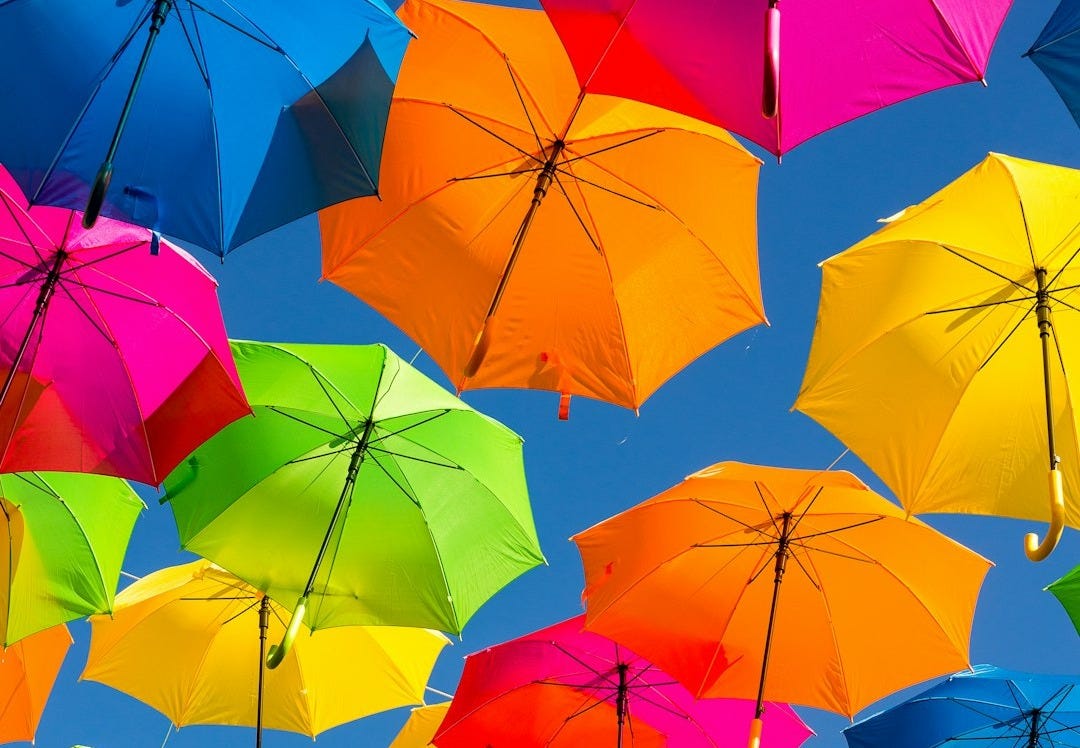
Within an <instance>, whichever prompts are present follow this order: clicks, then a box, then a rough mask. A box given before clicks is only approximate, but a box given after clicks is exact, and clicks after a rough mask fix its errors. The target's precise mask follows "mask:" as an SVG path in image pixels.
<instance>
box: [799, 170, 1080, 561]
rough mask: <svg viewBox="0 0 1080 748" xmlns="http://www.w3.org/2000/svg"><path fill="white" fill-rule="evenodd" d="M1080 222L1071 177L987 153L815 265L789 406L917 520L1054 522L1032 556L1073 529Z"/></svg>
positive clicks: (1077, 178) (1079, 180)
mask: <svg viewBox="0 0 1080 748" xmlns="http://www.w3.org/2000/svg"><path fill="white" fill-rule="evenodd" d="M1077 216H1080V170H1077V169H1068V168H1065V167H1060V166H1051V165H1048V164H1040V163H1037V162H1034V161H1024V160H1021V159H1017V158H1012V157H1010V156H1003V155H999V154H994V153H992V154H990V155H989V156H988V157H987V158H986V159H985V160H984V161H983V162H982V163H980V164H979V165H977V166H976V167H975V168H973V169H972V170H971V171H969V172H967V173H966V174H964V175H963V176H961V177H960V178H959V179H957V180H956V181H954V182H953V183H951V184H949V185H947V186H946V187H944V188H943V189H942V190H940V191H939V192H937V193H936V194H934V195H932V196H931V197H929V198H927V199H926V200H925V201H923V202H922V203H920V204H919V205H917V206H914V207H910V208H908V209H906V210H904V211H903V212H901V213H899V214H897V215H895V216H893V217H892V218H890V219H888V221H887V223H886V225H885V227H884V228H882V229H880V230H879V231H877V232H876V233H874V234H872V235H871V236H869V237H867V238H866V239H864V240H862V241H861V242H859V243H858V244H856V245H855V246H854V247H852V248H851V249H848V250H847V251H845V252H842V253H840V254H838V255H836V256H835V257H832V258H830V259H828V260H826V261H825V262H823V263H822V264H821V269H822V276H823V278H822V286H821V305H820V307H819V308H818V321H817V326H816V328H815V334H814V341H813V343H812V345H811V348H810V360H809V362H808V363H807V367H806V374H805V376H804V379H803V383H802V389H801V390H800V392H799V396H798V399H797V400H796V401H795V405H794V407H795V408H796V409H798V410H801V411H802V412H803V413H806V414H807V415H809V416H810V417H811V418H813V419H814V420H816V421H817V422H818V423H820V424H821V425H823V426H824V427H825V428H827V429H829V431H831V432H832V433H833V434H835V435H836V436H837V437H838V438H839V439H840V440H841V441H842V442H844V443H845V444H846V445H847V446H848V447H850V448H851V450H852V451H853V452H855V453H856V454H857V455H858V456H859V457H860V458H861V459H862V460H863V462H865V463H866V464H867V466H869V467H870V469H871V470H873V471H874V472H876V473H877V474H878V475H879V476H880V477H881V479H882V480H883V481H884V482H885V483H886V484H887V485H888V486H889V488H891V489H892V490H893V492H894V493H895V494H896V496H897V498H899V499H900V502H901V503H902V504H903V505H904V507H905V508H906V509H907V510H908V511H909V512H911V513H913V514H921V513H923V512H970V513H976V514H994V515H1003V516H1006V517H1017V518H1022V519H1031V520H1047V519H1049V520H1050V522H1051V528H1050V531H1049V532H1048V533H1047V535H1046V537H1045V540H1044V541H1043V542H1042V544H1041V545H1040V543H1039V541H1038V538H1037V537H1036V536H1035V534H1033V533H1032V534H1029V535H1028V536H1027V538H1025V543H1026V550H1027V554H1028V556H1029V557H1030V558H1032V559H1033V560H1039V559H1042V558H1045V557H1046V556H1047V555H1048V554H1049V553H1050V551H1052V550H1053V548H1054V546H1055V545H1056V543H1057V540H1058V538H1059V537H1060V535H1061V531H1062V527H1063V524H1067V525H1069V526H1071V527H1080V507H1078V506H1076V505H1075V504H1074V505H1071V506H1069V507H1068V508H1066V507H1065V506H1064V498H1063V494H1062V483H1064V486H1065V488H1066V489H1068V490H1067V491H1066V493H1067V494H1069V495H1075V494H1076V493H1077V488H1080V450H1078V449H1077V443H1076V433H1077V421H1076V417H1075V415H1074V413H1073V409H1072V400H1073V398H1072V396H1071V394H1070V384H1069V380H1068V376H1067V374H1068V372H1069V371H1073V370H1076V368H1077V367H1078V366H1080V359H1078V358H1077V355H1078V352H1080V350H1078V348H1077V347H1074V346H1080V328H1078V329H1076V330H1073V329H1072V328H1073V327H1074V326H1075V325H1076V323H1077V321H1078V319H1080V317H1078V316H1075V315H1076V313H1077V308H1078V307H1077V300H1076V289H1077V288H1078V287H1080V264H1078V265H1074V264H1073V259H1074V258H1075V257H1076V256H1077V254H1078V251H1080V223H1078V222H1077ZM1047 471H1048V472H1049V483H1050V496H1051V499H1050V502H1049V510H1048V509H1047V502H1046V500H1045V499H1043V498H1042V497H1041V496H1040V492H1041V490H1042V486H1043V485H1044V481H1046V478H1045V477H1044V476H1045V475H1047Z"/></svg>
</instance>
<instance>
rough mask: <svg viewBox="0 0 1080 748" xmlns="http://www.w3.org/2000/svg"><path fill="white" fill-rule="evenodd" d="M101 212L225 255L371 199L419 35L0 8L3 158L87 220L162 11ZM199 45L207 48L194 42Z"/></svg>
mask: <svg viewBox="0 0 1080 748" xmlns="http://www.w3.org/2000/svg"><path fill="white" fill-rule="evenodd" d="M158 12H160V13H161V14H163V15H162V16H161V18H162V19H163V20H162V21H161V23H160V31H159V32H158V33H157V34H156V40H155V41H153V42H152V44H153V48H152V51H151V53H150V55H149V58H148V63H147V65H146V68H145V72H144V74H143V76H142V83H141V85H140V87H139V89H138V92H137V94H136V95H135V99H134V105H133V107H132V109H131V112H130V116H129V117H128V118H127V124H126V128H125V129H124V132H123V136H122V138H121V141H120V143H119V148H118V150H117V152H116V155H115V159H114V161H113V164H114V167H113V168H114V171H113V176H112V185H111V187H110V188H109V190H108V192H107V193H106V196H105V204H104V208H103V210H102V212H101V213H102V215H104V216H108V217H110V218H117V219H121V220H125V221H129V222H131V223H136V224H138V225H141V226H146V227H149V228H153V229H155V230H158V231H161V232H162V233H165V234H168V235H170V236H173V237H176V238H178V239H183V240H185V241H190V242H192V243H194V244H197V245H199V246H201V247H204V248H206V249H208V250H210V251H212V252H214V253H216V254H219V255H224V254H225V253H226V252H228V251H230V250H231V249H234V248H235V247H236V246H238V245H239V244H242V243H243V242H245V241H247V240H249V239H251V238H253V237H255V236H257V235H259V234H261V233H263V232H266V231H269V230H270V229H273V228H276V227H278V226H281V225H283V224H285V223H288V222H289V221H291V220H293V219H295V218H299V217H300V216H303V215H307V214H309V213H313V212H314V211H315V210H317V209H318V208H321V207H324V206H326V205H330V204H332V203H335V202H337V201H340V200H345V199H348V198H351V197H358V196H361V195H372V194H374V193H375V192H376V186H375V185H376V180H377V175H378V169H379V160H380V153H381V148H382V139H383V131H384V128H385V124H386V115H387V108H388V106H389V103H390V96H391V94H392V92H393V84H394V79H395V78H396V76H397V69H398V66H399V64H400V61H401V57H402V54H403V53H404V50H405V46H406V43H407V41H408V38H409V36H408V31H407V30H406V29H405V28H404V27H403V26H402V25H401V24H400V23H399V22H398V21H397V19H396V18H395V17H394V16H393V14H392V13H391V12H390V10H389V9H388V8H387V7H386V6H385V4H384V3H383V2H382V0H360V1H352V0H321V1H320V2H318V3H302V4H297V3H295V2H288V1H287V0H260V1H259V2H254V1H253V0H200V1H199V2H194V1H193V0H139V1H138V2H114V0H72V1H70V2H55V0H53V1H49V2H46V0H29V1H27V2H22V1H20V2H0V64H2V65H3V67H4V69H5V70H8V71H10V74H8V75H6V76H5V77H4V79H3V81H2V82H0V100H2V101H3V102H4V105H5V107H6V108H7V110H8V111H10V112H33V116H19V117H6V118H4V122H3V125H2V127H0V162H3V163H4V164H5V165H6V166H7V167H8V168H9V169H10V170H11V172H12V174H14V176H15V178H16V179H17V180H18V182H19V184H21V185H22V187H23V189H24V190H25V192H26V193H27V195H29V197H30V199H31V201H32V202H33V203H35V204H48V205H58V206H62V207H66V208H72V209H82V208H83V206H85V205H86V204H87V196H88V191H89V186H88V185H89V184H90V183H91V181H92V180H93V179H94V177H95V174H96V173H97V172H98V170H99V167H100V166H101V164H102V162H103V159H104V158H105V157H106V155H107V151H108V149H109V145H110V138H111V137H112V136H113V134H114V132H116V128H117V123H118V121H119V120H120V119H121V112H122V110H123V107H124V103H125V99H126V97H127V95H128V92H129V89H130V88H131V85H132V81H133V80H134V79H135V78H136V70H137V66H138V63H139V61H140V58H141V55H142V54H143V50H144V48H145V47H146V44H147V40H148V39H153V38H154V35H152V34H151V33H150V27H151V26H152V24H153V23H154V21H153V18H154V15H155V13H158ZM196 39H197V42H196V41H194V40H196Z"/></svg>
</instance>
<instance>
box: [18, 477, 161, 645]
mask: <svg viewBox="0 0 1080 748" xmlns="http://www.w3.org/2000/svg"><path fill="white" fill-rule="evenodd" d="M0 508H2V509H3V514H4V524H5V525H6V528H5V530H6V531H5V532H4V533H3V534H2V535H0V537H3V538H4V539H5V541H6V542H5V543H4V545H3V547H0V559H2V563H0V578H2V579H6V580H7V583H6V584H4V585H0V641H2V642H3V644H4V646H10V645H11V644H13V643H14V642H17V641H19V640H20V639H22V638H24V637H27V636H29V635H30V634H33V633H34V632H36V631H41V630H42V629H46V628H49V627H51V626H55V625H57V624H59V623H65V622H67V621H72V620H74V619H76V618H82V617H83V616H87V615H90V614H92V613H105V612H108V611H110V610H112V605H113V595H114V594H115V592H116V583H117V581H118V580H119V579H120V564H121V562H122V561H123V559H124V552H125V550H126V549H127V544H128V539H129V538H130V536H131V530H132V528H133V527H134V525H135V519H136V517H138V515H139V512H140V511H142V509H143V503H142V501H140V500H139V498H138V496H136V495H135V492H134V491H132V490H131V486H129V485H128V484H127V483H125V482H124V481H122V480H119V479H117V478H108V477H104V476H100V475H83V474H79V473H5V474H2V475H0Z"/></svg>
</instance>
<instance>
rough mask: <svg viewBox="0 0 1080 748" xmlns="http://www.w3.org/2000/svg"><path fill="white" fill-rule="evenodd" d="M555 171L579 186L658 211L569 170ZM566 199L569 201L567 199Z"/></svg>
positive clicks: (559, 168) (558, 169)
mask: <svg viewBox="0 0 1080 748" xmlns="http://www.w3.org/2000/svg"><path fill="white" fill-rule="evenodd" d="M555 171H556V173H558V174H564V175H566V176H568V177H570V178H571V179H573V180H574V181H575V182H579V183H581V184H587V185H589V186H590V187H595V188H596V189H598V190H603V191H604V192H606V193H608V194H609V195H614V196H615V197H621V198H622V199H624V200H629V201H630V202H632V203H635V204H637V205H640V206H641V207H643V208H651V209H652V210H660V206H659V205H653V204H652V203H647V202H645V201H644V200H638V199H637V198H634V197H630V196H629V195H627V194H626V193H624V192H619V191H618V190H613V189H612V188H610V187H605V186H604V185H602V184H598V183H597V182H593V181H592V180H589V179H585V178H584V177H579V176H577V175H576V174H574V173H572V172H571V171H570V170H569V169H566V170H564V169H563V168H562V167H558V166H557V167H556V168H555ZM567 199H569V197H568V198H567Z"/></svg>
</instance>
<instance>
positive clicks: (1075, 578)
mask: <svg viewBox="0 0 1080 748" xmlns="http://www.w3.org/2000/svg"><path fill="white" fill-rule="evenodd" d="M1046 589H1047V590H1048V591H1049V592H1050V593H1051V594H1053V596H1054V597H1056V598H1057V599H1058V602H1059V603H1061V605H1062V607H1063V608H1065V612H1066V613H1068V614H1069V618H1070V619H1071V620H1072V622H1073V626H1075V627H1076V631H1077V633H1080V566H1077V567H1076V568H1075V569H1073V570H1072V571H1070V572H1069V573H1068V574H1066V575H1065V576H1063V577H1062V578H1061V579H1058V580H1057V581H1056V582H1051V583H1050V584H1048V585H1046Z"/></svg>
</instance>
